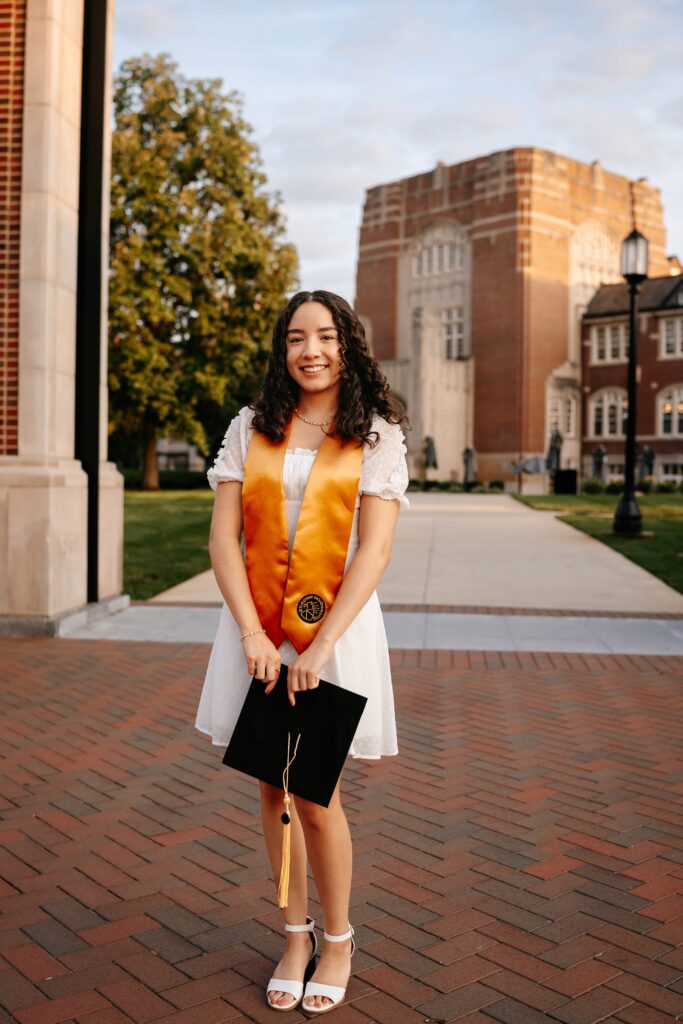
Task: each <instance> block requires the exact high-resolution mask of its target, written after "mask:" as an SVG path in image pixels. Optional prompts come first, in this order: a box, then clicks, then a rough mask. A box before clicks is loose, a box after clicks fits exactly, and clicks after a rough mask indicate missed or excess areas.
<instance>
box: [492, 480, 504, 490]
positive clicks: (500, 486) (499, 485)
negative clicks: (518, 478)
mask: <svg viewBox="0 0 683 1024" xmlns="http://www.w3.org/2000/svg"><path fill="white" fill-rule="evenodd" d="M489 490H490V491H504V490H505V483H504V482H503V481H502V480H489Z"/></svg>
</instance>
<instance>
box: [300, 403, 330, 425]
mask: <svg viewBox="0 0 683 1024" xmlns="http://www.w3.org/2000/svg"><path fill="white" fill-rule="evenodd" d="M294 412H295V413H296V414H297V416H298V417H299V419H300V420H303V421H304V423H309V424H310V425H311V426H312V427H326V426H327V424H328V423H331V422H332V420H333V419H334V416H333V417H332V419H330V420H323V422H322V423H316V421H315V420H307V419H306V417H305V416H302V415H301V413H300V412H299V410H298V409H297V408H296V407H295V408H294Z"/></svg>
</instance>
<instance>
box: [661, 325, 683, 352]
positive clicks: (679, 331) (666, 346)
mask: <svg viewBox="0 0 683 1024" xmlns="http://www.w3.org/2000/svg"><path fill="white" fill-rule="evenodd" d="M659 352H660V359H680V358H681V356H683V316H676V317H665V318H662V319H661V320H660V321H659Z"/></svg>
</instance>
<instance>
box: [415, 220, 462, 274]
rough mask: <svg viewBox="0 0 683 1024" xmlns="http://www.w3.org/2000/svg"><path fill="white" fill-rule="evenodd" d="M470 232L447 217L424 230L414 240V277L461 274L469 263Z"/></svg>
mask: <svg viewBox="0 0 683 1024" xmlns="http://www.w3.org/2000/svg"><path fill="white" fill-rule="evenodd" d="M467 249H468V242H467V235H466V234H465V231H464V230H463V228H461V227H460V225H459V224H454V223H453V222H451V221H445V222H443V223H442V224H435V225H433V226H432V227H430V228H427V230H426V231H423V232H422V234H421V235H419V236H418V237H417V238H416V239H415V240H414V241H413V243H412V248H411V253H412V272H413V277H414V278H424V277H439V276H441V275H442V274H443V275H446V274H448V275H456V276H458V275H461V274H462V273H463V272H464V271H465V269H466V266H467Z"/></svg>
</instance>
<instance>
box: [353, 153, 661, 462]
mask: <svg viewBox="0 0 683 1024" xmlns="http://www.w3.org/2000/svg"><path fill="white" fill-rule="evenodd" d="M632 190H633V191H634V196H633V198H634V202H635V210H636V217H637V223H638V226H639V227H640V229H641V230H642V231H643V232H644V234H646V235H647V237H648V239H649V241H650V276H651V277H654V276H657V275H659V274H666V273H668V264H667V262H666V250H665V228H664V222H663V216H662V207H661V200H660V196H659V192H658V190H657V189H655V188H653V187H652V186H651V185H649V184H648V183H642V184H641V183H632V182H630V181H629V180H628V179H627V178H624V177H623V176H621V175H618V174H613V173H611V172H609V171H604V170H602V168H599V167H595V166H593V165H590V164H583V163H580V162H579V161H576V160H571V159H570V158H567V157H563V156H559V155H556V154H554V153H550V152H547V151H545V150H540V149H536V148H534V147H519V148H515V149H510V150H506V151H503V152H500V153H492V154H490V155H488V156H484V157H478V158H476V159H473V160H468V161H464V162H463V163H460V164H453V165H451V166H448V167H445V166H442V167H441V168H440V169H439V168H437V169H436V170H435V171H429V172H425V173H422V174H418V175H415V176H413V177H411V178H404V179H402V180H400V181H395V182H392V183H389V184H386V185H383V186H376V187H375V188H372V189H370V190H368V192H367V194H366V201H365V207H364V210H363V223H362V227H361V231H360V240H359V242H360V244H359V254H358V267H357V284H356V310H357V312H358V313H359V314H360V315H362V316H365V317H367V318H368V319H370V320H371V322H372V325H373V336H374V347H375V355H376V356H377V357H378V358H379V359H392V358H395V357H396V319H397V318H396V309H397V302H398V299H399V296H398V294H397V286H398V275H397V267H398V260H399V257H400V253H401V248H402V247H405V245H406V242H407V241H409V240H410V239H412V238H413V237H415V236H416V235H417V234H419V233H420V232H421V231H422V230H423V229H424V228H425V227H427V226H428V225H429V224H430V223H432V222H434V221H435V220H444V219H448V218H452V219H453V220H455V221H457V222H458V223H459V224H461V225H463V227H465V229H466V230H467V232H468V234H469V236H470V239H471V243H472V284H471V286H472V296H471V298H472V310H471V316H472V323H471V333H472V351H473V355H474V359H475V383H474V389H475V399H474V444H475V447H476V448H477V451H478V452H479V454H480V455H485V454H486V453H487V452H495V453H497V452H509V453H512V454H516V453H520V454H521V453H529V452H542V451H544V450H545V446H546V438H545V385H546V379H547V377H548V375H549V374H550V373H551V372H552V371H554V370H556V369H557V368H558V367H559V366H560V365H562V364H563V363H564V362H565V360H566V359H567V351H568V326H569V307H568V301H569V290H568V289H569V285H570V244H571V238H572V235H573V231H574V229H575V228H576V227H578V226H579V225H581V224H582V223H584V222H586V221H593V222H595V223H597V224H598V225H601V226H603V227H606V228H608V229H609V230H610V231H611V232H612V233H613V235H614V237H615V238H616V239H617V240H619V241H620V240H621V239H622V238H623V237H624V236H625V235H626V234H628V232H629V231H630V229H631V202H632V197H631V192H632ZM408 412H409V413H410V409H409V410H408Z"/></svg>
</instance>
